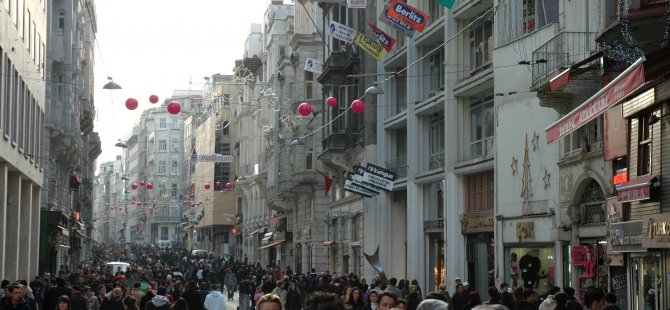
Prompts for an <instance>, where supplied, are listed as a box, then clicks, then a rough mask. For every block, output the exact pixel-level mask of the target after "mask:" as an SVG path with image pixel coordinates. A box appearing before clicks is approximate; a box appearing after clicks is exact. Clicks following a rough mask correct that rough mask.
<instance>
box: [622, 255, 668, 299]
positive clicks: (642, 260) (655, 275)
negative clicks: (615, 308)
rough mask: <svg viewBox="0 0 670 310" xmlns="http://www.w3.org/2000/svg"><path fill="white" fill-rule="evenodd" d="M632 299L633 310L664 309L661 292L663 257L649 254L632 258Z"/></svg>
mask: <svg viewBox="0 0 670 310" xmlns="http://www.w3.org/2000/svg"><path fill="white" fill-rule="evenodd" d="M630 261H631V264H630V266H631V268H630V273H631V275H630V279H631V285H632V287H631V290H630V294H631V298H630V308H629V309H633V310H647V309H664V308H665V306H664V305H662V303H663V300H662V298H659V293H660V292H661V286H662V285H661V284H662V283H661V282H662V280H663V275H662V273H661V263H660V262H661V256H660V255H659V254H648V255H640V256H637V255H636V256H632V257H631V258H630Z"/></svg>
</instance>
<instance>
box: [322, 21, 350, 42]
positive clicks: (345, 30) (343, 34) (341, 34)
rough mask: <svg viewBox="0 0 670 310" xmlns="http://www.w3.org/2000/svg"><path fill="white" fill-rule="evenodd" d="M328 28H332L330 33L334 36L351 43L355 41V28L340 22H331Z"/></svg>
mask: <svg viewBox="0 0 670 310" xmlns="http://www.w3.org/2000/svg"><path fill="white" fill-rule="evenodd" d="M328 29H330V35H331V36H332V37H333V38H335V39H338V40H340V41H344V42H347V43H349V44H351V43H354V39H355V38H356V30H354V29H353V28H349V27H347V26H345V25H342V24H340V23H336V22H331V23H330V27H329V28H328Z"/></svg>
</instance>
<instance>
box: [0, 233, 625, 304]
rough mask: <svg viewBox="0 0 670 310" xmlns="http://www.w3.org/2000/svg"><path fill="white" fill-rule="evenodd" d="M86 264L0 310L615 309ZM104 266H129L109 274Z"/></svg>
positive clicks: (404, 286) (137, 264) (148, 262)
mask: <svg viewBox="0 0 670 310" xmlns="http://www.w3.org/2000/svg"><path fill="white" fill-rule="evenodd" d="M93 253H94V255H93V259H92V261H91V262H90V264H82V265H79V266H77V268H74V269H73V270H69V269H68V268H67V267H65V266H62V267H61V270H59V271H58V273H57V274H51V273H45V274H43V275H42V276H39V277H36V278H35V279H34V280H33V281H32V282H30V283H27V281H25V280H19V281H16V282H13V283H12V282H10V281H8V280H3V281H2V290H0V310H224V309H226V303H227V302H231V301H232V300H233V295H234V293H236V292H237V293H238V303H237V304H236V305H235V306H236V307H237V309H238V310H299V309H306V310H327V309H336V310H391V309H398V310H433V309H440V310H480V309H508V310H551V309H553V310H577V309H579V310H582V309H594V310H613V309H619V308H618V307H617V306H616V302H617V301H616V296H615V295H613V294H609V293H608V294H604V292H603V291H602V290H600V289H597V288H590V289H587V290H586V291H585V292H584V297H583V298H582V300H578V298H576V297H575V290H574V289H572V288H570V287H564V288H563V289H562V290H561V289H560V288H559V287H552V288H551V289H550V290H549V292H547V294H544V295H539V294H538V293H537V292H535V291H533V290H532V289H524V288H522V287H518V288H515V289H513V290H512V289H510V287H509V286H508V285H507V284H506V283H502V284H501V285H500V286H499V287H490V288H489V289H488V291H487V292H486V298H485V300H483V298H482V297H481V295H480V293H479V292H477V291H476V290H475V289H474V288H473V287H472V286H470V285H469V283H468V282H462V281H461V279H459V278H456V282H455V285H454V286H453V287H454V291H453V294H450V293H449V292H448V290H447V288H446V286H445V285H444V284H441V285H440V286H439V287H438V289H437V290H436V291H433V292H428V293H426V294H424V293H423V292H422V290H421V287H420V286H419V284H418V281H417V280H412V281H409V280H405V279H400V280H398V279H396V278H393V277H392V278H390V279H387V278H386V276H385V275H384V274H383V273H380V274H378V275H377V276H375V277H374V278H372V279H371V282H370V283H369V284H368V282H367V281H366V279H365V278H362V277H359V276H358V275H355V274H353V273H352V274H348V275H338V274H337V273H331V272H329V271H328V270H326V271H324V272H321V273H317V272H316V270H315V269H313V268H312V269H311V271H310V272H308V273H306V274H302V273H299V274H295V273H293V272H292V270H291V269H290V268H289V267H287V268H286V269H284V270H281V269H280V268H279V267H277V266H272V267H271V266H266V267H262V266H261V265H260V264H258V263H256V264H254V263H249V262H247V261H246V259H245V260H244V261H235V260H229V261H226V260H224V259H220V258H217V257H215V256H214V255H209V254H204V255H202V256H197V255H195V256H194V255H191V253H188V252H186V251H184V250H179V249H176V248H173V249H168V250H161V249H158V248H156V247H153V246H140V245H132V246H124V247H120V246H108V245H104V246H99V247H96V248H95V249H94V251H93ZM109 261H124V262H128V263H130V267H129V268H127V269H126V270H122V269H117V270H112V267H108V266H107V265H105V263H106V262H109Z"/></svg>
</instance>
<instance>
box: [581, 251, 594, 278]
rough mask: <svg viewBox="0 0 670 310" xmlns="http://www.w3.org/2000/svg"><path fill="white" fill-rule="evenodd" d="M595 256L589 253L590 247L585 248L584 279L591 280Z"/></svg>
mask: <svg viewBox="0 0 670 310" xmlns="http://www.w3.org/2000/svg"><path fill="white" fill-rule="evenodd" d="M594 256H595V255H593V253H591V247H587V248H586V254H584V277H586V278H593V269H594V268H595V262H596V260H595V257H594Z"/></svg>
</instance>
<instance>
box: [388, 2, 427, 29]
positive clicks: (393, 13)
mask: <svg viewBox="0 0 670 310" xmlns="http://www.w3.org/2000/svg"><path fill="white" fill-rule="evenodd" d="M386 16H388V17H390V18H393V19H396V20H399V21H401V22H404V23H405V24H407V25H409V26H410V27H412V28H413V29H416V30H417V31H419V32H422V31H423V29H424V28H426V25H427V24H428V18H430V16H429V15H428V14H426V13H424V12H421V11H420V10H419V9H417V8H415V7H412V6H410V5H408V4H407V3H404V2H401V1H400V0H393V1H391V4H390V7H389V9H388V11H387V12H386Z"/></svg>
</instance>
